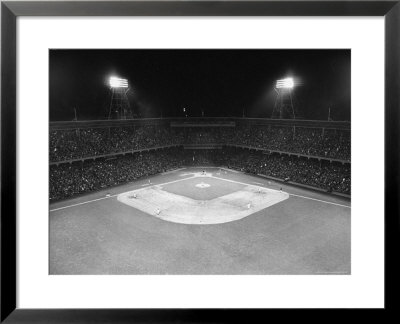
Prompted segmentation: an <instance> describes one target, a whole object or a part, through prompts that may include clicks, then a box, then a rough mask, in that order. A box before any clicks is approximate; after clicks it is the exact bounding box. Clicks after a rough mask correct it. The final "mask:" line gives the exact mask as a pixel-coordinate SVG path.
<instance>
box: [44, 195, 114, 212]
mask: <svg viewBox="0 0 400 324" xmlns="http://www.w3.org/2000/svg"><path fill="white" fill-rule="evenodd" d="M118 195H119V194H116V195H112V196H106V197H101V198H97V199H93V200H88V201H84V202H81V203H77V204H73V205H68V206H64V207H60V208H54V209H50V212H53V211H57V210H61V209H65V208H70V207H75V206H80V205H85V204H89V203H91V202H94V201H98V200H103V199H108V198H112V197H116V196H118Z"/></svg>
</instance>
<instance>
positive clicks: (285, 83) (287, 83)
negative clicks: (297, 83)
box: [275, 78, 294, 89]
mask: <svg viewBox="0 0 400 324" xmlns="http://www.w3.org/2000/svg"><path fill="white" fill-rule="evenodd" d="M293 86H294V82H293V79H292V78H286V79H282V80H278V81H276V86H275V88H277V89H282V88H284V89H292V88H293Z"/></svg>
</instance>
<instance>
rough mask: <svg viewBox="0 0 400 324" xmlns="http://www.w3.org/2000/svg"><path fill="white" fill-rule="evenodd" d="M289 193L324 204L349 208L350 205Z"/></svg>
mask: <svg viewBox="0 0 400 324" xmlns="http://www.w3.org/2000/svg"><path fill="white" fill-rule="evenodd" d="M289 195H291V196H295V197H299V198H304V199H310V200H315V201H320V202H324V203H326V204H331V205H336V206H340V207H346V208H351V206H347V205H342V204H338V203H334V202H330V201H325V200H321V199H316V198H311V197H305V196H300V195H295V194H291V193H290V194H289Z"/></svg>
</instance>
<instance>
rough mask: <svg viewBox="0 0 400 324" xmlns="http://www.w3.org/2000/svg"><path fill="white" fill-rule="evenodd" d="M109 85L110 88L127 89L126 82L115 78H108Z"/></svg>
mask: <svg viewBox="0 0 400 324" xmlns="http://www.w3.org/2000/svg"><path fill="white" fill-rule="evenodd" d="M109 84H110V87H111V88H128V80H127V79H120V78H117V77H114V76H112V77H110V80H109Z"/></svg>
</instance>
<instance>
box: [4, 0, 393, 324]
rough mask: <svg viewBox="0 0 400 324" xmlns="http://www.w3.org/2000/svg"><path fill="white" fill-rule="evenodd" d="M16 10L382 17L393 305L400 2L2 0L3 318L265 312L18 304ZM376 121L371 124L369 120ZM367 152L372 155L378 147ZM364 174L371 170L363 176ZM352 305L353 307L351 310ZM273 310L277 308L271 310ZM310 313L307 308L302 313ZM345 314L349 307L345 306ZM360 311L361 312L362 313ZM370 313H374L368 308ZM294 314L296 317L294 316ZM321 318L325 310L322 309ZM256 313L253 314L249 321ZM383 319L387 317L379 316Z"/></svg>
mask: <svg viewBox="0 0 400 324" xmlns="http://www.w3.org/2000/svg"><path fill="white" fill-rule="evenodd" d="M19 16H384V17H385V309H384V310H375V312H374V313H373V314H375V315H376V316H379V318H380V317H381V316H386V315H387V314H388V312H389V311H395V309H396V306H398V305H396V299H395V296H396V293H398V291H397V288H398V286H399V285H398V283H399V279H398V277H399V275H398V273H397V272H398V268H397V267H396V266H395V262H396V259H397V257H398V255H399V254H398V252H399V251H398V246H399V228H400V225H399V224H400V221H399V207H400V203H399V202H398V198H399V197H400V195H399V186H398V184H399V155H400V153H399V152H400V150H399V149H400V147H399V127H400V123H399V121H400V116H399V108H400V0H395V1H329V0H328V1H263V0H261V1H169V0H166V1H122V2H120V1H101V2H97V1H90V2H85V1H82V2H76V1H73V2H65V1H2V2H1V317H0V321H1V322H3V321H4V322H6V323H30V322H35V323H88V322H91V323H93V322H102V323H113V322H115V323H127V322H139V323H142V322H191V323H194V322H233V321H237V320H238V319H240V318H245V319H247V320H249V321H250V322H254V321H258V320H256V318H257V317H258V316H261V318H262V317H264V316H267V315H266V310H238V309H236V310H227V309H225V310H224V309H217V310H212V311H211V310H207V311H205V310H186V309H185V310H183V309H180V310H178V309H175V310H161V309H149V310H144V309H113V310H111V309H97V310H94V309H90V310H89V309H80V310H78V309H51V310H50V309H19V308H16V299H17V294H16V289H17V287H16V270H17V266H16V238H17V233H16V210H17V209H16V207H17V205H16V204H17V201H16V190H17V187H16V163H17V159H16V128H17V125H16V54H17V49H16V40H17V30H16V19H17V17H19ZM371 127H373V125H371ZM366 154H373V149H372V148H371V151H370V152H366ZM366 177H367V175H366ZM354 311H355V310H354ZM270 312H275V313H276V310H270ZM297 312H298V314H299V315H300V314H305V316H309V313H308V312H304V311H297ZM346 312H347V314H348V312H349V311H346ZM358 314H360V313H359V312H358ZM363 314H365V315H364V316H366V317H369V318H370V317H371V316H375V315H372V313H371V312H364V313H363ZM296 316H297V315H296ZM321 316H326V315H325V314H321ZM251 318H253V320H251ZM380 320H382V319H381V318H380Z"/></svg>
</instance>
